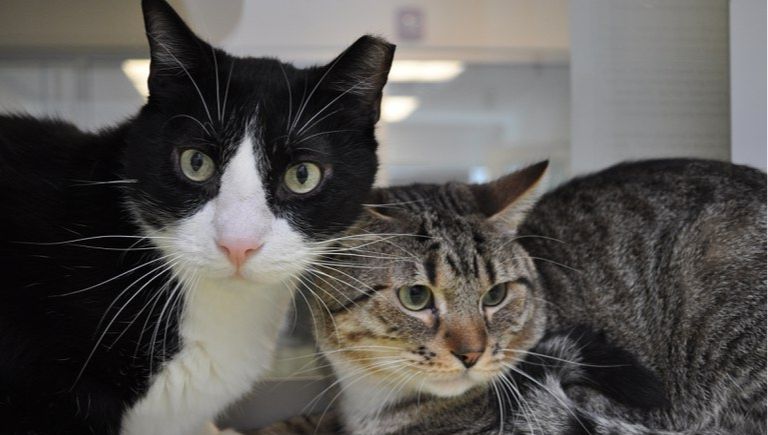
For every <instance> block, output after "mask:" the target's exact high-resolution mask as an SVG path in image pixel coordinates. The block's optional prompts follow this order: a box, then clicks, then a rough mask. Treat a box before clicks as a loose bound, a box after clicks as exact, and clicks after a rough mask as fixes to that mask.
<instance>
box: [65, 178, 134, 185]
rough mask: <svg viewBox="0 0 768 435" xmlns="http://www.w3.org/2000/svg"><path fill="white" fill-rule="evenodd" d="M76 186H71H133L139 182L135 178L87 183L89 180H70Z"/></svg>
mask: <svg viewBox="0 0 768 435" xmlns="http://www.w3.org/2000/svg"><path fill="white" fill-rule="evenodd" d="M72 181H74V182H75V183H77V184H73V185H72V187H80V186H99V185H111V184H135V183H138V182H139V180H137V179H135V178H129V179H125V180H110V181H89V180H72Z"/></svg>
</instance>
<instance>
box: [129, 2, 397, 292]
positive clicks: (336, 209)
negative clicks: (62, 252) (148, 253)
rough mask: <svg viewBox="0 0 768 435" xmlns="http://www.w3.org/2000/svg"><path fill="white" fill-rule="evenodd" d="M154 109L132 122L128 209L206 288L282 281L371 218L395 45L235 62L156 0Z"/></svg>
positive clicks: (152, 10) (366, 41) (365, 42)
mask: <svg viewBox="0 0 768 435" xmlns="http://www.w3.org/2000/svg"><path fill="white" fill-rule="evenodd" d="M142 6H143V12H144V19H145V24H146V31H147V36H148V39H149V45H150V52H151V67H150V76H149V91H150V94H149V100H148V102H147V104H146V105H145V106H144V107H143V108H142V110H141V112H140V113H139V115H138V116H137V117H136V118H135V119H134V120H133V121H132V122H131V123H130V124H131V125H130V127H129V134H128V143H127V144H126V147H125V149H126V151H125V155H124V161H123V167H124V172H125V174H124V176H125V177H126V178H128V179H135V180H137V181H136V182H135V183H134V184H131V185H130V186H129V187H128V188H127V189H126V192H127V200H126V202H127V206H128V209H129V210H130V211H131V213H132V214H133V216H134V218H135V219H136V221H137V222H138V223H139V225H141V227H142V229H143V230H144V231H145V233H146V235H147V237H148V238H150V239H151V240H152V242H153V243H154V244H155V245H157V246H158V247H160V248H161V249H162V250H163V252H164V253H165V254H166V255H167V256H168V261H169V262H176V263H177V264H179V265H183V266H186V267H188V268H190V269H193V270H195V272H196V273H197V274H200V275H202V276H205V277H213V278H218V277H220V278H227V277H233V276H239V277H242V278H245V279H247V280H251V281H254V282H262V283H272V282H277V281H281V280H283V279H285V278H286V277H288V276H290V275H292V274H295V273H297V272H299V271H300V270H302V269H303V268H304V267H305V266H306V262H307V261H308V259H309V258H311V252H312V247H313V246H315V245H316V243H317V242H319V241H322V240H323V239H326V238H328V236H329V235H331V234H333V233H336V232H339V231H341V230H343V229H345V228H346V227H347V226H348V225H349V223H351V222H352V221H353V220H354V219H355V218H356V217H357V216H358V214H359V210H360V203H361V202H362V199H363V198H364V197H365V195H367V194H368V192H369V190H370V187H371V185H372V183H373V179H374V176H375V172H376V168H377V160H376V154H375V151H376V140H375V138H374V125H375V123H376V121H377V120H378V118H379V106H380V102H381V94H382V87H383V86H384V84H385V83H386V79H387V74H388V71H389V67H390V64H391V62H392V56H393V53H394V46H393V45H391V44H388V43H386V42H385V41H383V40H381V39H378V38H376V37H371V36H363V37H362V38H360V39H358V40H357V41H356V42H355V43H354V44H353V45H352V46H350V47H349V48H347V49H346V50H345V51H344V52H343V53H341V54H340V55H339V56H338V57H337V58H336V59H335V60H333V61H332V62H330V63H329V64H327V65H325V66H317V67H311V68H306V69H299V68H295V67H294V66H292V65H290V64H286V63H282V62H280V61H279V60H276V59H271V58H241V57H235V56H231V55H229V54H227V53H225V52H223V51H222V50H219V49H216V48H214V47H212V46H210V45H209V44H208V43H206V42H204V41H203V40H201V39H200V38H198V37H197V36H196V35H195V34H194V33H193V32H192V31H191V30H190V29H189V28H188V27H187V26H186V25H185V24H184V22H183V21H182V20H181V19H180V18H179V16H178V15H177V14H176V13H175V12H174V11H173V9H171V7H170V6H169V5H168V4H167V3H165V1H162V0H145V1H143V4H142Z"/></svg>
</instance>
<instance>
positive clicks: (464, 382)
mask: <svg viewBox="0 0 768 435" xmlns="http://www.w3.org/2000/svg"><path fill="white" fill-rule="evenodd" d="M479 384H480V383H479V382H477V381H476V380H474V379H472V378H471V377H470V376H468V375H466V374H462V375H459V376H456V377H455V378H454V379H439V380H429V381H428V382H425V383H424V387H423V388H424V391H426V392H428V393H430V394H432V395H434V396H438V397H454V396H460V395H462V394H464V393H466V392H467V391H469V390H471V389H472V388H475V387H477V386H478V385H479Z"/></svg>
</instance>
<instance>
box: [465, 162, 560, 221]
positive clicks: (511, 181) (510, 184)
mask: <svg viewBox="0 0 768 435" xmlns="http://www.w3.org/2000/svg"><path fill="white" fill-rule="evenodd" d="M547 166H549V161H547V160H544V161H543V162H539V163H536V164H533V165H531V166H528V167H526V168H523V169H520V170H519V171H516V172H513V173H511V174H508V175H505V176H503V177H501V178H499V179H496V180H494V181H491V182H489V183H485V184H474V185H471V186H470V189H471V190H472V194H473V195H474V197H475V201H476V202H477V206H478V208H479V209H480V211H481V212H482V213H483V214H485V215H486V216H488V218H489V219H491V220H496V221H500V222H503V223H504V224H505V225H508V226H510V227H511V228H517V225H518V224H520V222H522V220H523V219H524V218H525V215H526V214H527V212H528V210H530V209H531V207H532V206H533V204H534V203H535V202H536V199H537V198H538V195H537V193H538V189H537V187H538V186H540V185H541V184H542V183H541V181H542V179H543V178H544V174H545V173H546V172H547Z"/></svg>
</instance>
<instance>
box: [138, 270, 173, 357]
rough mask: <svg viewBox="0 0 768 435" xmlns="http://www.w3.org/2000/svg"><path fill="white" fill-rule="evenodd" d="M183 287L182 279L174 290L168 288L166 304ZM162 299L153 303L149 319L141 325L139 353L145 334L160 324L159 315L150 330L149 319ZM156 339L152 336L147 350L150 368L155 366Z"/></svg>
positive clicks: (148, 315)
mask: <svg viewBox="0 0 768 435" xmlns="http://www.w3.org/2000/svg"><path fill="white" fill-rule="evenodd" d="M182 286H183V281H182V280H181V279H177V281H176V285H174V286H173V288H170V286H168V287H166V289H168V290H169V294H168V295H167V299H166V302H167V301H168V300H170V299H172V298H173V297H174V296H175V295H176V294H179V293H180V292H181V288H182ZM160 300H162V298H158V299H157V300H156V301H155V302H153V303H152V307H151V308H150V309H149V313H148V314H147V318H146V319H145V320H144V324H143V325H141V332H140V334H139V339H138V342H137V343H136V351H137V352H138V349H140V347H141V341H142V340H143V338H144V334H145V333H146V332H147V331H148V330H149V329H153V330H154V326H155V325H157V323H159V322H160V320H161V317H160V316H159V315H158V318H157V320H156V323H155V325H152V327H151V328H148V326H150V325H149V319H150V318H151V316H152V313H153V312H154V311H155V307H156V306H157V303H158V302H160ZM153 340H154V338H153V336H150V340H149V343H148V344H147V350H148V352H149V365H150V367H152V366H153V364H154V341H153Z"/></svg>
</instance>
